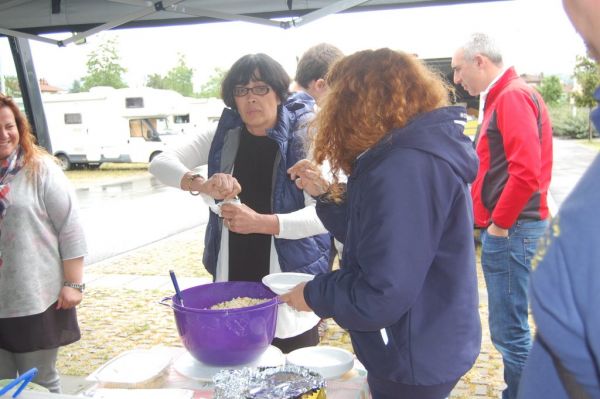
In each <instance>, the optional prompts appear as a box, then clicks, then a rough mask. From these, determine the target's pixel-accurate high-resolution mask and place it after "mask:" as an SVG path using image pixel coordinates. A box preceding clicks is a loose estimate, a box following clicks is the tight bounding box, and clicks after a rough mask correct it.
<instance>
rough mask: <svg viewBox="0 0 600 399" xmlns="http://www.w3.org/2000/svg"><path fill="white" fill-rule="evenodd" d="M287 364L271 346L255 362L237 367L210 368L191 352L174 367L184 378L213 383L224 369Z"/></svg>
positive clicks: (185, 354) (177, 361)
mask: <svg viewBox="0 0 600 399" xmlns="http://www.w3.org/2000/svg"><path fill="white" fill-rule="evenodd" d="M284 364H285V356H284V354H283V352H281V350H280V349H279V348H276V347H274V346H273V345H271V346H269V347H268V348H267V350H266V351H265V353H263V354H262V355H261V356H260V357H259V358H258V359H256V360H255V361H253V362H251V363H248V364H243V365H240V366H235V367H223V366H208V365H206V364H204V363H202V362H199V361H198V360H196V359H195V358H194V357H193V356H192V355H190V353H189V352H187V351H186V352H185V353H184V354H183V355H181V356H179V358H177V360H176V361H175V363H174V364H173V367H174V368H175V370H176V371H177V372H178V373H179V374H181V375H183V376H184V377H187V378H191V379H192V380H197V381H212V378H213V376H214V375H215V374H217V373H218V372H219V371H221V370H224V369H241V368H243V367H278V366H282V365H284Z"/></svg>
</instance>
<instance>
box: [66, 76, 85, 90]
mask: <svg viewBox="0 0 600 399" xmlns="http://www.w3.org/2000/svg"><path fill="white" fill-rule="evenodd" d="M82 91H83V90H82V89H81V81H80V80H78V79H75V80H74V81H73V83H72V84H71V88H70V89H69V93H81V92H82Z"/></svg>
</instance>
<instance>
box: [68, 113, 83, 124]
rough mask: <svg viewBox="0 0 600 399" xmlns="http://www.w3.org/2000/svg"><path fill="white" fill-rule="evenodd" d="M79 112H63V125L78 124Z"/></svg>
mask: <svg viewBox="0 0 600 399" xmlns="http://www.w3.org/2000/svg"><path fill="white" fill-rule="evenodd" d="M80 124H81V114H65V125H80Z"/></svg>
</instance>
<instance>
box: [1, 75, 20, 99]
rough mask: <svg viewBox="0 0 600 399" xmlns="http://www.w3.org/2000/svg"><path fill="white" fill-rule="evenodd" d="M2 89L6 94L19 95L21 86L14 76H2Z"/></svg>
mask: <svg viewBox="0 0 600 399" xmlns="http://www.w3.org/2000/svg"><path fill="white" fill-rule="evenodd" d="M4 90H5V91H6V93H5V94H6V95H7V96H11V97H21V86H19V80H18V79H17V77H16V76H5V77H4Z"/></svg>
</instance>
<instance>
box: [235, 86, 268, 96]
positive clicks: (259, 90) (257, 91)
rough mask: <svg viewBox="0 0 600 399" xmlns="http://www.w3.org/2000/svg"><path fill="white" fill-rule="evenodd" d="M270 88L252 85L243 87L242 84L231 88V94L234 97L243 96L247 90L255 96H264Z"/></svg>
mask: <svg viewBox="0 0 600 399" xmlns="http://www.w3.org/2000/svg"><path fill="white" fill-rule="evenodd" d="M270 90H271V88H270V87H269V86H254V87H244V86H236V87H234V88H233V95H234V96H236V97H244V96H245V95H247V94H248V93H249V92H252V94H254V95H256V96H264V95H266V94H267V93H268V92H269V91H270Z"/></svg>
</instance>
